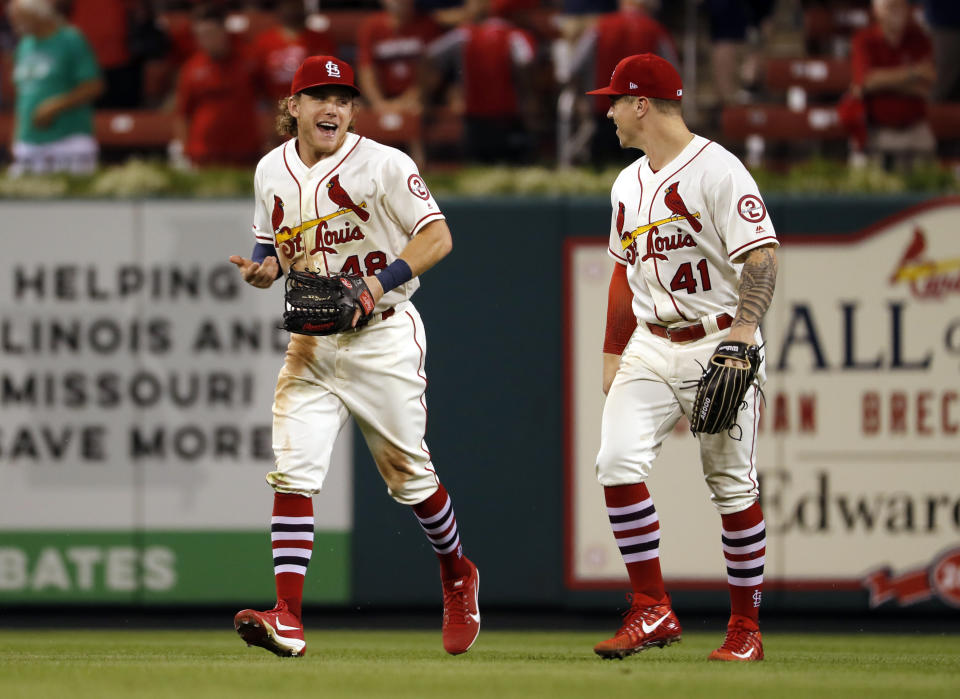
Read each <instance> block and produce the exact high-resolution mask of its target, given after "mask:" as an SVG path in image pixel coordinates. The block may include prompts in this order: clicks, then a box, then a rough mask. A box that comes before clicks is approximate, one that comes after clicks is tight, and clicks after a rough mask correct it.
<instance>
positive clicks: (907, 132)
mask: <svg viewBox="0 0 960 699" xmlns="http://www.w3.org/2000/svg"><path fill="white" fill-rule="evenodd" d="M872 7H873V14H874V18H875V21H874V23H873V24H871V25H870V26H869V27H867V28H866V29H862V30H860V31H859V32H858V33H857V34H856V35H855V36H854V37H853V42H852V45H851V56H850V60H851V72H852V80H853V83H852V86H851V94H852V96H853V98H854V99H857V98H859V99H861V100H862V101H863V113H864V117H865V122H866V128H867V134H868V140H867V143H866V147H867V151H868V154H869V155H874V156H876V157H879V158H882V160H883V162H884V164H885V165H886V166H896V167H902V166H904V165H907V164H909V163H910V162H912V161H914V160H916V159H917V158H923V157H931V156H932V155H933V154H934V151H935V150H936V142H935V140H934V136H933V131H932V130H931V129H930V124H929V123H928V121H927V101H928V99H929V97H930V91H931V88H932V86H933V83H934V80H935V78H936V73H935V70H934V67H933V47H932V45H931V43H930V39H929V37H928V36H927V35H926V33H925V32H924V31H923V29H921V27H920V26H919V25H918V24H917V23H916V22H914V21H913V18H912V17H911V6H910V4H909V2H907V0H873V5H872Z"/></svg>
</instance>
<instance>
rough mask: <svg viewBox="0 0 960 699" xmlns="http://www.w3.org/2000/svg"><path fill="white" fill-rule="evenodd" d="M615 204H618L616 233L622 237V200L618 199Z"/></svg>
mask: <svg viewBox="0 0 960 699" xmlns="http://www.w3.org/2000/svg"><path fill="white" fill-rule="evenodd" d="M617 204H618V205H619V208H618V209H617V235H618V236H620V237H621V238H623V215H624V209H623V202H622V201H620V202H617Z"/></svg>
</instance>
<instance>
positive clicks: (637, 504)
mask: <svg viewBox="0 0 960 699" xmlns="http://www.w3.org/2000/svg"><path fill="white" fill-rule="evenodd" d="M588 94H591V95H609V97H610V108H609V110H608V112H607V116H608V117H609V118H610V119H612V120H613V122H614V124H616V127H617V136H618V137H619V139H620V144H621V147H623V148H639V149H641V150H642V151H643V152H644V153H645V155H644V156H643V157H641V158H640V159H639V160H636V161H635V162H633V163H632V164H630V165H629V166H627V167H626V168H625V169H624V170H623V171H622V172H621V173H620V175H619V176H618V177H617V179H616V181H615V182H614V184H613V189H612V192H611V199H610V201H611V204H612V205H613V216H612V221H611V230H610V243H609V245H610V247H609V252H610V255H611V256H612V257H613V259H614V261H615V262H616V264H615V265H614V271H613V276H612V278H611V281H610V291H609V301H608V309H607V325H606V336H605V339H604V347H603V390H604V393H606V394H607V399H606V403H605V405H604V409H603V420H602V426H601V438H600V452H599V454H598V456H597V467H596V468H597V477H598V479H599V481H600V483H601V485H603V488H604V496H605V500H606V505H607V513H608V515H609V518H610V524H611V526H612V528H613V533H614V537H615V538H616V541H617V545H618V547H619V548H620V552H621V554H622V556H623V560H624V563H625V564H626V567H627V572H628V574H629V577H630V583H631V587H632V588H633V593H632V604H631V606H630V609H629V611H628V612H627V614H626V616H625V619H624V622H623V625H622V626H621V627H620V629H619V631H617V633H616V635H615V636H614V637H613V638H610V639H608V640H605V641H603V642H601V643H599V644H597V646H596V647H595V648H594V650H595V652H596V653H597V654H599V655H601V656H603V657H606V658H613V657H615V658H622V657H624V656H627V655H631V654H633V653H636V652H638V651H641V650H643V649H645V648H647V647H650V646H661V647H662V646H665V645H668V644H670V643H673V642H676V641H679V640H680V635H681V628H680V623H679V622H678V620H677V617H676V615H675V614H674V612H673V610H672V609H671V606H670V598H669V596H668V595H667V593H666V591H665V589H664V584H663V578H662V576H661V572H660V561H659V546H660V526H659V522H658V519H657V512H656V509H655V508H654V504H653V499H652V498H651V495H650V492H649V491H648V489H647V486H646V484H645V481H646V479H647V477H648V476H649V475H650V471H651V469H652V467H653V462H654V460H655V459H656V457H657V454H658V453H659V452H660V447H661V445H662V443H663V440H664V439H665V438H666V436H667V435H668V434H670V432H671V430H672V429H673V427H674V425H675V424H676V422H677V420H679V419H680V417H681V416H682V415H687V416H688V417H689V416H690V413H691V405H692V402H693V399H694V396H695V394H696V391H697V386H696V383H697V379H698V378H699V377H700V375H701V373H702V370H701V365H704V366H705V365H706V364H707V363H708V361H709V359H710V357H711V355H712V354H713V350H714V348H715V347H717V345H718V343H720V342H721V341H724V342H746V343H747V344H756V345H760V346H762V340H761V338H760V332H759V330H758V323H759V322H760V319H761V318H762V317H763V315H764V313H765V312H766V310H767V308H768V307H769V305H770V300H771V298H772V296H773V288H774V282H775V280H776V272H777V260H776V255H775V249H776V247H777V245H778V242H777V239H776V237H775V233H774V230H773V224H772V223H771V222H770V218H769V216H768V215H767V211H766V207H765V206H764V203H763V199H762V198H761V197H760V194H759V192H758V191H757V185H756V183H755V182H754V181H753V178H752V177H751V176H750V174H749V173H748V172H747V170H746V169H745V168H744V167H743V165H742V164H741V163H740V161H739V160H737V158H736V157H734V156H733V155H732V154H730V153H729V152H728V151H726V150H725V149H723V148H722V147H721V146H719V145H717V144H716V143H713V142H711V141H708V140H707V139H705V138H702V137H701V136H696V135H694V134H692V133H690V131H688V130H687V127H686V124H685V123H684V121H683V117H682V115H681V111H680V100H681V96H682V94H683V87H682V85H681V81H680V76H679V74H678V73H677V71H676V70H675V69H674V68H673V66H671V65H670V63H668V62H667V61H665V60H664V59H662V58H659V57H658V56H655V55H653V54H639V55H635V56H630V57H628V58H625V59H623V60H622V61H620V63H618V64H617V66H616V68H615V70H614V71H613V75H612V76H611V78H610V84H609V86H607V87H603V88H601V89H597V90H593V91H592V92H589V93H588ZM761 367H762V364H761ZM758 380H759V381H761V382H762V381H763V376H762V370H761V372H760V374H758ZM756 392H757V389H756V387H755V386H754V387H753V388H751V390H750V391H748V392H747V394H746V396H745V399H744V402H745V407H744V408H743V410H742V411H741V412H739V413H738V418H737V425H736V426H735V427H734V428H731V429H730V430H729V431H724V432H720V433H719V434H699V435H698V438H699V441H700V460H701V464H702V468H703V475H704V479H705V480H706V482H707V486H708V488H709V489H710V493H711V499H712V501H713V503H714V505H715V506H716V507H717V509H718V510H719V512H720V518H721V527H722V544H723V556H724V559H725V561H726V566H727V582H728V585H729V591H730V602H731V615H730V621H729V624H728V626H727V635H726V639H725V640H724V642H723V644H722V645H721V646H720V648H718V649H717V650H715V651H713V652H712V653H711V654H710V658H711V659H715V660H761V659H762V658H763V644H762V639H761V636H760V631H759V626H758V623H757V622H758V615H759V607H760V597H761V587H762V583H763V562H764V552H765V541H766V540H765V533H764V523H763V514H762V512H761V511H760V505H759V503H758V496H759V492H758V489H757V470H756V428H757V408H758V406H757V396H756Z"/></svg>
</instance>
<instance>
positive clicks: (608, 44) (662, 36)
mask: <svg viewBox="0 0 960 699" xmlns="http://www.w3.org/2000/svg"><path fill="white" fill-rule="evenodd" d="M648 1H649V0H619V2H618V5H619V7H618V10H617V11H616V12H608V13H606V14H602V15H600V16H599V17H598V18H597V21H596V24H594V26H593V28H592V29H588V30H587V31H586V32H585V33H584V39H585V41H586V42H588V43H587V45H588V46H589V47H590V50H589V51H587V52H585V55H586V56H588V57H592V59H593V61H592V63H593V65H592V70H589V68H590V66H589V61H588V65H587V67H588V70H587V71H586V72H587V73H588V74H589V77H587V78H586V81H585V82H584V85H606V84H607V83H608V82H610V76H611V75H612V74H613V69H614V68H616V66H617V63H619V62H620V60H621V59H623V58H626V57H627V56H633V55H635V54H638V53H653V54H656V55H658V56H660V57H661V58H665V59H667V60H668V61H670V63H672V64H673V66H674V67H675V68H677V69H678V70H679V69H680V56H679V55H678V54H677V47H676V44H674V42H673V38H672V37H671V36H670V33H669V32H668V31H667V29H666V28H665V27H664V26H663V25H662V24H660V23H659V22H658V21H657V20H655V19H654V18H653V17H652V16H650V13H649V12H648V11H647V2H648ZM587 89H593V88H592V87H586V88H585V89H583V90H580V92H586V90H587ZM586 99H589V100H591V102H592V103H593V114H594V123H595V128H594V132H593V139H592V148H591V150H592V156H593V157H592V160H593V161H595V162H609V161H612V160H613V161H617V162H620V161H622V160H623V158H624V150H623V149H622V148H621V147H620V139H618V138H617V135H616V133H611V129H610V128H609V127H608V123H609V120H608V119H607V110H608V109H609V108H610V100H609V99H607V98H603V99H599V98H596V97H587V98H586ZM630 157H632V156H630Z"/></svg>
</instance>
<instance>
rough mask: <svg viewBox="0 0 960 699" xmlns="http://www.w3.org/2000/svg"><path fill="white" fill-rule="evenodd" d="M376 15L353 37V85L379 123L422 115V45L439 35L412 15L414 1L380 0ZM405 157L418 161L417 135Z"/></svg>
mask: <svg viewBox="0 0 960 699" xmlns="http://www.w3.org/2000/svg"><path fill="white" fill-rule="evenodd" d="M381 4H382V5H383V11H382V12H376V13H373V14H371V15H370V16H369V17H367V18H366V19H364V21H363V22H362V23H361V24H360V28H359V30H358V32H357V80H358V84H359V86H360V90H361V91H362V93H363V95H364V97H365V98H366V99H367V101H368V102H369V103H370V106H371V108H372V109H373V111H374V112H376V113H377V114H378V115H379V116H380V118H381V119H382V120H383V119H390V118H391V117H390V115H391V114H397V113H400V112H407V113H409V114H412V115H415V116H416V117H419V115H420V113H421V112H422V111H423V100H422V93H421V85H420V83H421V76H420V61H421V60H422V58H423V55H424V52H425V51H426V47H427V45H428V44H429V43H430V42H431V41H432V40H433V39H434V38H436V36H437V35H438V34H439V33H440V27H439V26H438V25H437V24H436V22H434V20H433V19H432V18H431V17H430V16H429V15H424V14H421V13H418V12H417V10H416V6H415V3H414V0H381ZM408 150H409V155H410V157H411V158H413V159H414V161H416V162H417V163H418V164H422V163H423V161H424V150H423V142H422V140H421V139H420V138H419V136H417V137H414V138H412V139H411V140H410V141H409V142H408Z"/></svg>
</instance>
